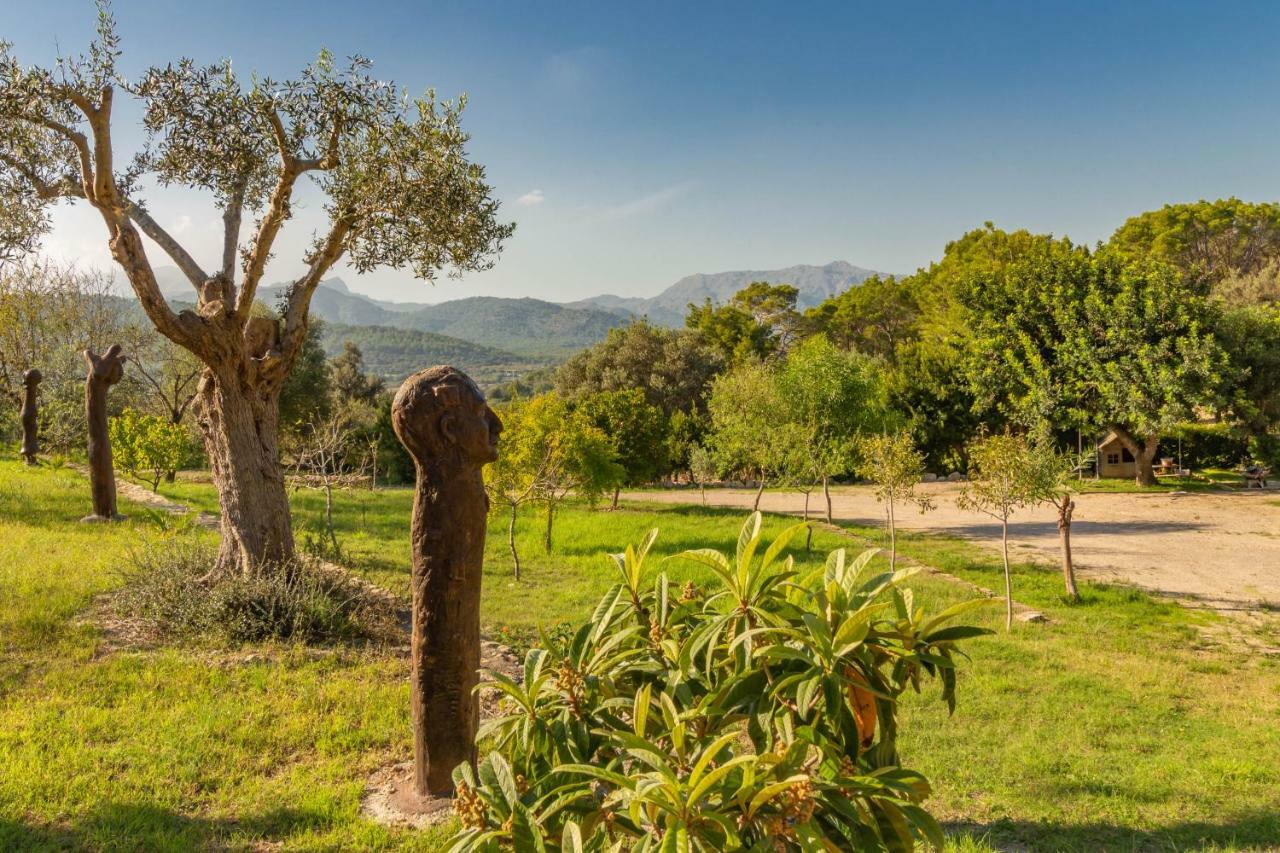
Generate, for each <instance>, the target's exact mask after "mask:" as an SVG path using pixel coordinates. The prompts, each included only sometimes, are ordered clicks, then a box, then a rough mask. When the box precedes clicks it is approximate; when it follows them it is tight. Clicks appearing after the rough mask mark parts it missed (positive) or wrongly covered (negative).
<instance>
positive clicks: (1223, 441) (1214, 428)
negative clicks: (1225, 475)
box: [1157, 423, 1251, 469]
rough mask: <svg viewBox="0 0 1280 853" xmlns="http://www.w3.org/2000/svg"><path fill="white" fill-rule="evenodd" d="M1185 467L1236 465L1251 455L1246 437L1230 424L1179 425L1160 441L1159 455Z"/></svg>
mask: <svg viewBox="0 0 1280 853" xmlns="http://www.w3.org/2000/svg"><path fill="white" fill-rule="evenodd" d="M1179 448H1181V451H1182V464H1183V465H1184V466H1186V467H1188V468H1193V469H1194V468H1237V467H1239V466H1240V463H1241V462H1243V461H1245V460H1246V459H1248V458H1249V457H1250V455H1251V454H1250V449H1249V439H1248V438H1247V437H1246V436H1244V435H1243V434H1241V433H1240V432H1239V431H1238V430H1236V429H1233V428H1232V426H1231V424H1225V423H1220V424H1182V425H1180V426H1179V427H1178V428H1177V429H1175V430H1174V431H1173V432H1172V433H1171V434H1170V435H1169V436H1168V437H1167V438H1165V439H1163V440H1162V441H1161V442H1160V452H1159V453H1158V454H1157V455H1158V456H1162V457H1166V456H1167V457H1170V458H1174V459H1176V458H1177V457H1178V451H1179Z"/></svg>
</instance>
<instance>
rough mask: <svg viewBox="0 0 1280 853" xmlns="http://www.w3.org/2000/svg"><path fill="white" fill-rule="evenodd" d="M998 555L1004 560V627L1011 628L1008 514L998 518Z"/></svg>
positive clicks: (1011, 603) (1011, 600)
mask: <svg viewBox="0 0 1280 853" xmlns="http://www.w3.org/2000/svg"><path fill="white" fill-rule="evenodd" d="M1000 556H1001V557H1002V558H1003V560H1004V629H1005V630H1006V631H1012V630H1013V578H1012V576H1011V575H1010V574H1009V516H1007V515H1006V516H1004V517H1003V518H1001V519H1000Z"/></svg>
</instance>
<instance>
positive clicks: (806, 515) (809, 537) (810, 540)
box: [804, 492, 813, 551]
mask: <svg viewBox="0 0 1280 853" xmlns="http://www.w3.org/2000/svg"><path fill="white" fill-rule="evenodd" d="M809 495H810V492H805V493H804V523H805V524H808V523H809ZM812 544H813V528H812V527H810V528H808V531H807V532H806V533H805V537H804V550H805V551H808V550H809V548H810V546H811V545H812Z"/></svg>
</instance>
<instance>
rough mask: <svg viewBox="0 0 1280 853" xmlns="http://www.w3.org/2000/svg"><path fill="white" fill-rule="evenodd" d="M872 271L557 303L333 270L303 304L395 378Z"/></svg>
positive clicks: (723, 281) (564, 350) (173, 278)
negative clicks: (429, 294)
mask: <svg viewBox="0 0 1280 853" xmlns="http://www.w3.org/2000/svg"><path fill="white" fill-rule="evenodd" d="M874 274H875V273H874V272H873V271H872V270H868V269H863V268H862V267H856V266H854V265H852V264H850V263H847V262H845V261H835V262H833V263H829V264H826V265H825V266H811V265H807V264H800V265H797V266H793V267H786V268H785V269H778V270H739V271H735V272H721V273H712V274H704V273H698V274H696V275H690V276H685V277H684V278H682V279H680V280H679V281H677V282H676V283H675V284H673V285H671V286H670V287H668V288H667V289H666V290H663V291H662V292H661V293H659V294H658V295H657V296H652V297H634V296H614V295H611V294H605V295H601V296H596V297H592V298H590V299H579V300H577V301H574V302H568V303H559V302H548V301H545V300H542V299H531V298H527V297H525V298H518V299H516V298H504V297H496V296H472V297H466V298H463V299H454V300H450V301H447V302H440V303H437V304H427V303H421V302H390V301H387V300H383V299H375V298H373V297H370V296H366V295H364V294H362V293H357V292H355V291H352V290H351V288H349V287H348V286H347V284H346V282H344V281H343V280H342V279H341V278H331V279H326V280H325V281H322V282H321V283H320V287H318V288H317V289H316V292H315V294H314V295H313V296H312V302H311V305H312V312H313V314H314V316H317V317H319V318H321V319H322V320H324V321H325V322H326V323H327V324H329V327H330V328H329V331H327V332H326V334H325V347H326V349H327V350H329V351H338V350H340V349H341V348H342V341H343V340H352V341H354V342H355V343H356V344H357V345H359V346H360V347H361V350H362V351H364V352H365V355H366V360H367V362H368V364H369V366H370V368H371V369H372V370H373V371H374V372H376V373H378V374H379V375H381V376H384V377H385V378H387V379H389V380H398V379H401V378H403V377H404V376H405V375H407V374H408V373H409V372H411V371H412V370H413V369H416V368H415V366H421V365H423V364H426V363H429V362H430V363H438V362H439V361H446V360H453V361H454V362H456V363H457V364H458V366H459V367H460V368H462V369H464V370H468V369H479V368H484V372H485V373H486V374H491V375H494V376H499V375H500V376H506V375H508V374H512V375H519V374H520V373H522V372H525V371H528V370H531V369H533V368H535V367H537V366H539V365H540V364H541V365H545V364H548V363H552V362H556V361H560V360H562V359H564V358H566V357H567V356H569V355H571V354H572V353H574V352H576V351H578V350H580V349H583V348H584V347H588V346H590V345H591V344H593V343H595V342H597V341H599V340H601V339H603V338H604V337H605V335H606V334H608V332H609V330H610V329H612V328H614V327H617V326H620V325H623V324H624V323H626V322H629V321H630V320H632V319H635V318H637V317H647V318H648V319H649V321H650V322H652V323H655V324H657V325H662V326H670V327H673V328H679V327H681V326H683V325H684V316H685V313H686V311H687V308H688V306H689V304H690V303H695V304H700V303H702V302H703V301H704V300H706V299H710V300H711V301H712V302H715V303H724V302H728V301H729V300H730V299H731V298H732V297H733V295H734V294H735V293H737V292H738V291H739V290H741V289H742V288H743V287H745V286H746V285H748V284H750V283H751V282H753V281H767V282H770V283H772V284H779V283H787V284H792V285H794V286H795V287H796V289H797V290H799V297H798V299H797V304H798V306H799V307H800V308H802V309H803V308H809V307H812V306H814V305H817V304H818V303H820V302H822V301H823V300H824V299H827V298H829V297H831V296H833V295H835V294H837V293H840V292H842V291H844V290H847V289H848V288H849V287H852V286H853V285H856V284H860V283H862V282H863V281H865V280H866V279H867V278H868V277H870V276H872V275H874ZM156 279H157V280H158V281H159V283H160V289H161V291H162V292H163V293H164V294H165V297H166V298H168V299H170V300H171V301H183V302H187V301H190V300H191V297H192V290H191V287H190V285H189V284H188V282H187V280H186V278H185V277H184V276H183V275H182V273H181V272H180V271H179V270H178V269H177V268H176V267H158V268H157V269H156ZM286 287H287V285H286V284H283V283H282V284H275V285H271V286H268V287H263V288H261V289H260V291H259V298H260V299H261V300H262V301H263V302H265V303H266V304H268V305H274V304H276V303H277V302H278V301H279V300H280V298H281V296H282V295H283V294H284V291H285V289H286ZM397 330H399V331H397ZM445 356H448V358H445Z"/></svg>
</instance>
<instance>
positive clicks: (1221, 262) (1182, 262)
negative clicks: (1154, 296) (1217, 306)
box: [1109, 198, 1280, 284]
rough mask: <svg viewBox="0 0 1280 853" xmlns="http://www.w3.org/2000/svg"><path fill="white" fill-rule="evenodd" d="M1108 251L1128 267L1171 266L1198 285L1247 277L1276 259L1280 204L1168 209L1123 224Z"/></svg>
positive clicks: (1220, 203) (1225, 202)
mask: <svg viewBox="0 0 1280 853" xmlns="http://www.w3.org/2000/svg"><path fill="white" fill-rule="evenodd" d="M1109 245H1110V246H1111V248H1112V249H1113V250H1115V251H1116V252H1117V253H1119V254H1120V255H1121V257H1123V258H1125V259H1126V260H1128V261H1143V260H1151V259H1156V260H1163V261H1167V262H1169V263H1172V264H1173V265H1174V266H1176V267H1178V269H1180V270H1181V271H1182V272H1183V273H1184V274H1186V275H1187V276H1188V277H1189V278H1191V279H1192V280H1193V281H1196V282H1202V283H1206V284H1213V283H1215V282H1219V281H1222V280H1223V279H1225V278H1227V277H1229V276H1233V275H1234V276H1241V275H1244V276H1247V275H1250V274H1253V273H1256V272H1258V271H1259V270H1261V269H1262V268H1264V267H1266V266H1268V265H1269V264H1271V263H1272V262H1274V261H1275V259H1276V258H1277V257H1280V204H1275V203H1273V202H1260V203H1253V202H1247V201H1241V200H1240V199H1238V198H1228V199H1218V200H1217V201H1203V200H1201V201H1197V202H1191V203H1187V204H1166V205H1165V206H1164V207H1162V208H1160V209H1159V210H1151V211H1148V212H1146V213H1142V214H1139V215H1137V216H1133V217H1130V218H1129V219H1127V220H1125V222H1124V224H1123V225H1121V226H1120V227H1119V228H1118V229H1116V232H1115V234H1113V235H1112V236H1111V240H1110V243H1109Z"/></svg>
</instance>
